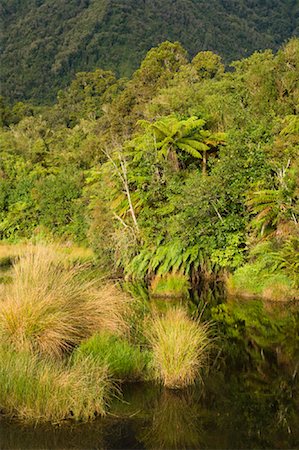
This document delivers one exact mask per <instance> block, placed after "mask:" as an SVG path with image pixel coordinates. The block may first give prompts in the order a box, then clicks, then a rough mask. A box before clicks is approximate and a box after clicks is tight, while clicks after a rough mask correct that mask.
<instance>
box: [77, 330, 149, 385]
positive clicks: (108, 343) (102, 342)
mask: <svg viewBox="0 0 299 450" xmlns="http://www.w3.org/2000/svg"><path fill="white" fill-rule="evenodd" d="M86 357H90V358H92V359H93V360H94V362H95V363H96V364H99V365H100V366H101V365H106V366H107V367H108V370H109V373H110V374H111V376H112V377H113V378H114V379H117V380H120V381H133V380H140V379H144V378H146V376H147V368H148V365H149V363H150V360H151V353H150V352H149V351H147V350H141V349H140V347H139V346H137V345H133V344H130V343H129V342H128V341H127V340H126V339H124V338H120V337H117V336H113V335H111V334H109V333H100V334H96V335H94V336H92V337H91V338H89V339H88V340H87V341H85V342H82V344H81V345H80V346H79V347H78V348H77V349H76V350H75V352H74V354H73V356H72V358H73V359H74V361H76V362H77V363H78V364H79V363H80V361H81V360H82V358H83V360H84V358H86Z"/></svg>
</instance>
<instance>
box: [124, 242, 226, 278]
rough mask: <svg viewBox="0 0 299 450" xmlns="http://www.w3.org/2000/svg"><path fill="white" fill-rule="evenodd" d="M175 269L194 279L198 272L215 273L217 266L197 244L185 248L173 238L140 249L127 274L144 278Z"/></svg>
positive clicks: (209, 274)
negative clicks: (152, 247) (163, 242)
mask: <svg viewBox="0 0 299 450" xmlns="http://www.w3.org/2000/svg"><path fill="white" fill-rule="evenodd" d="M177 271H180V272H181V273H182V274H184V275H186V276H188V277H190V278H192V279H193V280H196V279H197V278H199V277H198V275H199V274H201V275H202V276H204V277H209V276H211V275H212V273H213V272H214V273H217V271H218V267H217V266H216V264H213V263H212V262H211V261H210V259H209V258H208V257H207V256H206V254H205V252H204V251H203V250H202V248H201V247H200V246H199V245H193V246H192V247H188V248H187V249H185V248H184V247H183V244H182V243H181V242H180V241H178V240H174V241H172V242H169V243H167V244H162V245H159V246H158V247H156V248H154V249H149V248H147V249H144V250H142V251H141V252H140V253H139V254H138V255H137V256H135V258H133V260H132V261H131V263H130V264H129V266H128V268H127V274H128V275H129V276H131V277H132V278H144V277H145V276H146V275H151V274H153V273H156V274H157V275H165V274H167V273H169V272H177Z"/></svg>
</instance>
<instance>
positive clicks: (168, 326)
mask: <svg viewBox="0 0 299 450" xmlns="http://www.w3.org/2000/svg"><path fill="white" fill-rule="evenodd" d="M147 336H148V339H149V342H150V344H151V347H152V351H153V368H154V372H155V376H156V378H157V379H160V380H161V381H162V383H163V384H164V386H166V387H169V388H175V389H176V388H183V387H185V386H188V385H190V384H193V383H194V382H195V380H196V378H197V377H198V376H200V370H201V369H202V368H203V367H204V366H205V365H206V362H207V356H208V348H209V345H210V342H211V341H210V338H209V326H208V325H207V324H202V323H199V322H198V321H195V320H191V319H190V318H189V317H188V315H187V312H186V311H185V310H183V309H179V308H177V309H171V310H168V311H167V312H166V314H165V316H163V317H158V316H157V317H154V318H153V319H152V320H151V322H150V324H149V326H148V332H147Z"/></svg>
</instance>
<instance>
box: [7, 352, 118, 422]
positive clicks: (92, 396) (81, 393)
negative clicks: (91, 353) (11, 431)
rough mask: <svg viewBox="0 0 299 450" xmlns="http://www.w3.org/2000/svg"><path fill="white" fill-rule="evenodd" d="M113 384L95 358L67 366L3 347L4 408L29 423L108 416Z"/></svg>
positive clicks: (8, 413)
mask: <svg viewBox="0 0 299 450" xmlns="http://www.w3.org/2000/svg"><path fill="white" fill-rule="evenodd" d="M110 393H111V382H110V381H109V379H108V376H107V368H106V367H105V366H101V367H99V366H98V365H95V364H94V362H93V360H92V359H91V358H85V359H84V360H81V363H80V365H79V364H78V365H73V366H72V367H69V366H65V365H63V364H62V363H58V362H57V361H51V360H49V359H39V357H38V356H37V355H34V354H32V352H28V351H15V350H13V349H12V348H11V347H8V346H0V407H1V409H2V412H4V413H5V414H6V415H8V416H11V417H17V418H19V419H22V420H25V421H34V422H43V421H51V422H58V421H61V420H63V419H68V418H69V419H70V418H72V419H75V420H82V421H87V420H89V419H92V418H94V417H95V416H96V415H103V414H105V407H106V402H107V399H108V398H109V395H110Z"/></svg>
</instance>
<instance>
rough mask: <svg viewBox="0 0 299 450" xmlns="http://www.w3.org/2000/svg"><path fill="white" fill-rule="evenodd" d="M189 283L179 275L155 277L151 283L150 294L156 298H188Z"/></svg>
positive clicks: (183, 276) (171, 274) (170, 274)
mask: <svg viewBox="0 0 299 450" xmlns="http://www.w3.org/2000/svg"><path fill="white" fill-rule="evenodd" d="M189 289H190V283H189V281H188V278H187V277H186V276H185V275H183V274H180V273H169V274H167V275H163V276H158V275H157V276H155V278H154V279H153V281H152V283H151V294H152V295H154V296H157V297H188V296H189Z"/></svg>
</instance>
